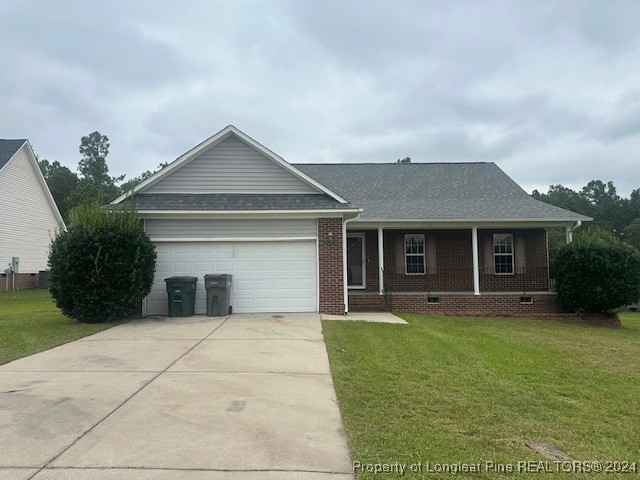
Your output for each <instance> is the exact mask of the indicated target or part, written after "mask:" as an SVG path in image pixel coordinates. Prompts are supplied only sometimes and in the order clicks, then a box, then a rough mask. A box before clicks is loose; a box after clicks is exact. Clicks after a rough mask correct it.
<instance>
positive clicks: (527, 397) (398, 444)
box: [323, 313, 640, 479]
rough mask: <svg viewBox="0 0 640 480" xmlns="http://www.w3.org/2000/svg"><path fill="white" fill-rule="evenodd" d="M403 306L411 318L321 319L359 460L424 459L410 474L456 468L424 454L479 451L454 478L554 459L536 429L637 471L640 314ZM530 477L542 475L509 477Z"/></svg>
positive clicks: (569, 449)
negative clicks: (413, 310)
mask: <svg viewBox="0 0 640 480" xmlns="http://www.w3.org/2000/svg"><path fill="white" fill-rule="evenodd" d="M401 316H402V317H403V318H405V319H406V320H407V321H408V322H409V325H404V326H403V325H392V324H373V323H363V322H331V321H325V322H323V329H324V337H325V340H326V343H327V349H328V352H329V358H330V361H331V370H332V374H333V378H334V382H335V386H336V392H337V395H338V400H339V403H340V408H341V410H342V415H343V419H344V422H345V425H346V427H347V432H348V437H349V443H350V447H351V453H352V457H353V459H354V460H357V461H360V462H362V463H395V462H400V463H406V464H417V463H418V462H422V464H423V473H422V474H406V477H408V478H445V477H451V475H440V476H438V474H433V473H431V474H428V473H425V471H424V465H425V463H426V462H430V463H431V465H432V466H433V465H434V464H435V463H457V462H462V463H477V462H482V463H481V466H482V472H481V473H480V474H476V475H471V474H458V475H457V477H458V478H496V477H498V475H496V474H495V473H492V472H487V471H486V469H485V468H484V462H485V461H493V462H496V463H498V462H500V463H505V464H511V465H513V466H514V467H515V468H517V462H518V461H526V460H545V458H544V457H542V456H541V455H540V454H538V453H536V452H535V451H533V450H531V449H529V448H527V447H526V446H524V441H525V440H527V439H529V440H534V441H537V442H541V443H550V444H553V445H554V446H556V447H557V448H558V449H560V450H562V451H563V452H566V453H567V454H568V455H569V456H570V457H571V458H573V459H575V460H583V461H592V460H599V461H602V462H606V461H614V460H622V461H630V462H638V469H639V471H640V447H639V446H640V428H638V425H640V313H626V314H622V315H621V320H622V324H623V327H624V328H622V329H608V328H598V327H592V326H582V325H568V324H561V323H552V322H539V321H530V320H522V319H496V318H492V319H489V318H461V317H430V316H421V315H414V314H402V315H401ZM553 468H555V465H553ZM529 476H533V478H536V477H537V476H540V474H533V473H528V474H523V475H518V474H517V473H516V474H507V475H501V476H500V478H512V477H529ZM542 476H543V477H545V476H548V475H544V474H542ZM553 476H554V477H563V476H566V478H573V479H576V478H592V477H593V475H586V474H575V473H574V474H566V475H562V474H561V475H553ZM396 477H398V475H397V474H389V475H385V474H381V475H375V474H366V473H364V474H360V478H376V479H379V478H396ZM603 478H637V474H626V475H621V474H618V475H616V474H608V475H603Z"/></svg>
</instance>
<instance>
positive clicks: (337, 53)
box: [0, 0, 640, 194]
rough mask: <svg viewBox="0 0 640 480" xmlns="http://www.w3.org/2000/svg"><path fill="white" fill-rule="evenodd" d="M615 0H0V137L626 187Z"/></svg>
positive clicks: (637, 130) (634, 153)
mask: <svg viewBox="0 0 640 480" xmlns="http://www.w3.org/2000/svg"><path fill="white" fill-rule="evenodd" d="M639 15H640V4H639V3H637V2H635V1H631V0H630V1H624V0H619V1H618V0H615V1H612V2H605V3H603V2H599V1H577V0H576V1H569V0H568V1H566V2H564V1H563V2H556V1H544V0H541V1H536V2H510V1H499V0H496V1H491V2H483V3H482V4H480V3H473V2H463V1H459V2H458V1H453V2H438V1H433V2H425V1H423V0H419V1H418V0H416V1H411V0H400V1H398V2H382V1H367V2H364V1H351V2H347V3H345V2H337V1H326V2H300V1H297V0H289V1H286V0H283V1H278V2H210V1H185V2H180V3H178V2H171V1H140V2H129V3H125V2H120V1H117V2H101V3H94V2H86V1H82V2H81V1H60V2H44V1H38V2H34V1H17V0H16V1H5V2H2V4H0V42H1V44H2V45H3V49H2V50H1V51H0V62H1V63H2V65H3V66H6V65H10V66H11V69H7V68H3V69H2V70H0V105H2V107H1V108H2V110H3V115H1V116H0V136H2V137H24V136H26V137H29V138H30V139H31V140H32V142H33V143H34V145H35V146H36V149H37V150H38V153H40V154H41V155H42V156H45V157H49V158H51V159H56V160H60V161H61V162H63V163H66V164H68V165H69V166H71V167H75V164H76V163H77V159H78V153H77V147H78V143H79V140H80V136H82V135H84V134H86V133H89V132H91V131H93V130H100V131H101V132H102V133H105V134H107V135H108V136H109V137H110V139H111V144H112V150H111V155H110V159H109V161H110V165H111V169H112V171H113V173H114V174H115V173H127V174H128V175H129V176H135V175H138V174H139V173H140V172H142V171H144V170H147V169H153V168H155V166H156V165H157V164H158V163H160V162H163V161H169V160H172V159H174V158H176V157H177V156H179V155H180V154H182V153H183V152H184V151H186V150H188V149H189V148H191V147H192V146H194V145H195V144H197V143H199V142H200V141H202V140H203V139H205V138H207V137H208V136H210V135H212V134H213V133H215V132H216V131H218V130H219V129H221V128H223V127H224V126H225V125H227V124H230V123H232V124H235V125H236V126H237V127H239V128H241V129H243V130H244V131H246V133H248V134H249V135H251V136H253V137H254V138H256V139H257V140H258V141H260V142H261V143H263V144H265V145H266V146H267V147H269V148H271V149H272V150H274V151H276V152H277V153H279V154H281V155H282V156H283V157H285V158H286V159H287V160H289V161H294V162H325V161H326V162H359V161H368V162H383V161H394V160H395V159H397V158H398V157H404V156H411V157H412V158H413V159H414V161H416V160H418V161H495V162H497V163H498V164H499V165H500V166H501V167H502V168H503V169H504V170H505V171H507V173H509V174H510V175H512V176H513V177H514V179H515V180H516V181H517V182H519V183H520V184H521V185H523V186H524V187H525V188H528V189H531V188H542V187H545V188H546V186H547V185H549V184H557V183H563V184H567V185H568V186H574V187H576V188H577V187H581V186H582V185H584V184H586V183H587V182H588V181H589V180H591V179H593V178H601V179H603V180H613V181H614V183H615V184H616V186H617V187H618V190H619V192H621V193H623V194H628V193H629V192H630V190H631V189H632V188H638V187H640V173H638V171H637V170H638V169H637V167H636V165H637V159H638V154H639V153H640V151H639V149H640V147H638V145H640V141H639V140H640V94H639V91H638V90H637V85H638V84H640V73H639V72H638V71H637V69H635V68H634V66H635V65H637V64H638V61H639V60H640V58H639V57H640V36H639V35H638V33H637V26H636V24H635V19H637V18H638V17H639Z"/></svg>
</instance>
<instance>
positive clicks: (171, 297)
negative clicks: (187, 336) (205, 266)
mask: <svg viewBox="0 0 640 480" xmlns="http://www.w3.org/2000/svg"><path fill="white" fill-rule="evenodd" d="M164 281H165V283H166V284H167V300H168V302H169V316H170V317H190V316H192V315H193V314H194V311H195V305H196V282H197V281H198V278H197V277H169V278H165V279H164Z"/></svg>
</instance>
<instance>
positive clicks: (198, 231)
mask: <svg viewBox="0 0 640 480" xmlns="http://www.w3.org/2000/svg"><path fill="white" fill-rule="evenodd" d="M144 224H145V231H146V232H147V233H148V234H149V236H150V237H151V238H152V239H153V240H162V239H185V240H186V239H198V240H215V239H234V240H235V239H238V240H241V239H242V240H244V239H253V240H260V239H264V238H269V239H278V238H282V239H286V238H316V237H317V229H318V227H317V220H315V219H293V220H288V219H269V220H267V219H251V220H239V219H229V220H226V219H184V220H182V219H147V220H145V222H144Z"/></svg>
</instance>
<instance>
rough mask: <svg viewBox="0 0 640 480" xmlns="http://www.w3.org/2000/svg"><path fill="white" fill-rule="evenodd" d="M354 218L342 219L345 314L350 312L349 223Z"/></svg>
mask: <svg viewBox="0 0 640 480" xmlns="http://www.w3.org/2000/svg"><path fill="white" fill-rule="evenodd" d="M356 218H358V217H357V216H356V217H353V218H348V219H347V218H345V219H343V220H342V286H343V293H344V314H345V315H347V314H348V313H349V291H348V285H347V223H349V222H352V221H353V220H355V219H356Z"/></svg>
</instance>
